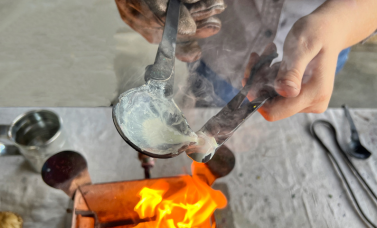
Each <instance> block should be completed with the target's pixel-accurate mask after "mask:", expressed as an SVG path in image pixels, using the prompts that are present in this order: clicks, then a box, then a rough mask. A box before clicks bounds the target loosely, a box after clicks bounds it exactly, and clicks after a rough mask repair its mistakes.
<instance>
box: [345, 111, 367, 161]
mask: <svg viewBox="0 0 377 228" xmlns="http://www.w3.org/2000/svg"><path fill="white" fill-rule="evenodd" d="M342 108H343V109H344V112H345V115H346V117H347V119H348V122H349V124H350V128H351V142H350V143H349V144H348V150H347V152H348V154H349V155H351V156H352V157H355V158H358V159H367V158H369V157H370V156H371V155H372V154H371V153H370V152H369V151H368V150H367V149H366V148H365V147H364V146H363V145H362V144H361V142H360V138H359V133H358V132H357V130H356V126H355V124H354V122H353V120H352V117H351V114H350V111H349V109H348V106H347V105H342Z"/></svg>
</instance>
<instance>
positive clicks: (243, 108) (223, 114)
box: [201, 52, 278, 148]
mask: <svg viewBox="0 0 377 228" xmlns="http://www.w3.org/2000/svg"><path fill="white" fill-rule="evenodd" d="M277 56H278V54H277V53H276V52H274V53H272V54H270V55H266V56H262V57H261V59H260V60H259V62H257V64H255V65H254V67H253V68H252V69H251V72H250V77H249V78H248V80H247V82H246V85H245V86H244V87H243V88H242V89H241V91H240V92H239V93H238V94H237V95H236V96H235V97H234V98H233V99H232V100H231V101H230V102H229V103H228V104H227V105H226V106H225V107H224V108H223V109H221V111H220V112H219V113H217V115H215V116H214V117H212V118H211V119H210V120H208V122H207V123H206V124H205V125H204V126H203V127H202V129H201V131H202V132H206V134H207V135H209V136H212V137H214V138H215V140H216V143H217V145H218V148H219V147H220V146H221V145H223V144H224V143H225V142H226V141H227V140H228V139H229V138H230V137H231V136H232V135H233V133H234V132H235V131H236V130H237V129H238V128H239V127H240V126H241V125H242V123H243V122H245V121H246V120H247V118H249V117H250V116H252V115H253V114H254V113H255V112H256V111H257V110H258V109H259V108H260V107H262V106H263V104H265V103H266V102H267V101H268V100H270V99H273V98H274V97H276V96H278V94H277V93H276V91H275V90H274V89H273V88H269V87H265V88H263V89H262V90H261V91H260V93H259V96H258V97H257V98H256V99H254V100H253V101H251V102H249V103H246V104H245V103H244V101H245V99H246V96H247V94H248V93H249V91H250V89H251V87H252V84H253V80H254V77H255V75H256V74H257V73H258V71H259V70H260V69H261V68H262V67H263V66H264V65H265V64H270V63H271V62H272V60H273V59H275V58H276V57H277Z"/></svg>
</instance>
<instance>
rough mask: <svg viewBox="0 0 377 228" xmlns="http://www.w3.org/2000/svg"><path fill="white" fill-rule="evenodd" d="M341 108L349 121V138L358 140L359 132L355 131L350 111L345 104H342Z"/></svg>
mask: <svg viewBox="0 0 377 228" xmlns="http://www.w3.org/2000/svg"><path fill="white" fill-rule="evenodd" d="M342 108H343V109H344V112H345V114H346V117H347V119H348V122H349V123H350V128H351V139H352V140H354V141H359V133H358V132H357V129H356V126H355V123H354V122H353V119H352V117H351V113H350V111H349V109H348V106H347V105H342Z"/></svg>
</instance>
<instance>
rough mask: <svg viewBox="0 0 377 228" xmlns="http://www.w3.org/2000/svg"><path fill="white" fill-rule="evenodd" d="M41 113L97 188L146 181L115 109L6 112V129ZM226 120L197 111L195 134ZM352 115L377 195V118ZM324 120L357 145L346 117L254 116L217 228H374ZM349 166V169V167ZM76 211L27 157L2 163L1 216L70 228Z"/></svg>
mask: <svg viewBox="0 0 377 228" xmlns="http://www.w3.org/2000/svg"><path fill="white" fill-rule="evenodd" d="M35 109H47V110H52V111H54V112H56V113H57V114H58V115H60V117H61V118H62V119H63V127H64V128H65V131H66V132H67V133H68V134H67V135H68V140H69V146H70V147H71V149H72V150H75V151H78V152H80V153H82V154H84V156H85V157H86V159H87V162H88V166H89V173H90V175H91V178H92V182H93V183H102V182H113V181H123V180H136V179H143V178H144V170H143V169H142V167H141V164H140V161H139V160H138V157H137V153H136V152H135V150H133V149H132V148H131V147H130V146H128V144H126V143H125V142H124V141H123V139H122V138H121V137H120V136H119V134H118V132H117V131H116V129H115V127H114V124H113V121H112V116H111V112H112V109H111V107H103V108H0V124H10V123H11V121H12V120H13V119H15V118H16V117H17V116H18V115H20V114H22V113H24V112H26V111H28V110H35ZM218 111H219V109H190V110H184V113H185V115H186V117H187V119H188V122H189V123H190V125H191V127H192V129H193V130H198V129H199V128H200V127H201V126H202V125H203V124H204V123H205V122H206V121H207V120H208V119H209V118H210V117H211V116H213V115H215V114H216V113H217V112H218ZM351 113H352V117H353V119H354V121H355V124H356V127H357V129H358V131H359V134H360V137H361V141H362V142H363V144H364V145H365V146H366V147H367V148H368V149H369V150H370V151H371V152H372V156H371V157H370V158H369V159H368V160H356V159H352V161H353V162H354V164H355V166H356V167H357V168H358V169H359V172H360V173H361V175H362V176H363V177H364V178H365V179H366V180H367V182H368V183H369V185H370V186H371V187H372V189H377V110H372V109H356V110H353V109H351ZM316 119H326V120H328V121H330V122H332V123H333V124H334V126H335V127H336V128H337V129H338V133H339V135H338V137H339V139H340V141H341V142H346V141H347V140H348V139H349V135H350V130H349V124H348V122H347V120H346V118H345V115H344V111H343V110H342V109H329V110H327V111H326V112H325V113H323V114H296V115H295V116H293V117H290V118H287V119H285V120H281V121H277V122H267V121H266V120H264V119H263V117H262V116H261V115H259V114H256V115H254V116H252V117H251V118H250V119H248V120H247V121H246V122H245V123H244V125H243V126H241V127H240V128H239V129H238V130H237V131H236V133H235V134H234V135H233V136H232V138H230V139H229V141H228V142H227V143H226V145H227V146H228V147H229V148H230V149H231V150H232V151H233V153H234V154H235V157H236V166H235V168H234V169H233V171H232V172H231V173H230V174H229V175H228V176H226V177H223V178H220V179H218V180H217V181H216V183H215V187H216V185H217V186H220V188H221V189H223V191H225V192H224V193H225V195H227V197H228V201H229V203H228V207H227V209H225V210H227V213H224V214H223V218H221V220H222V221H218V222H219V224H220V225H219V227H221V223H227V224H228V227H227V228H232V227H237V228H243V227H249V228H270V227H271V228H272V227H278V228H296V227H297V228H306V227H321V228H322V227H331V228H338V227H339V228H346V227H350V228H351V227H352V228H356V227H366V225H365V224H364V223H363V221H362V220H361V218H360V217H359V215H358V213H357V211H356V210H355V209H354V207H353V203H352V201H351V199H350V197H349V196H348V193H347V191H346V190H345V188H344V186H343V184H342V182H341V181H340V179H339V175H338V174H337V172H336V171H335V170H334V167H333V165H332V163H331V162H330V160H329V159H328V157H327V155H326V153H325V151H324V149H323V148H322V147H321V146H320V144H319V143H318V142H317V141H315V140H314V138H313V137H312V136H311V134H310V132H309V126H310V124H311V123H312V122H313V121H314V120H316ZM321 132H322V130H321ZM323 135H324V136H325V138H326V139H327V140H326V141H327V143H326V144H328V145H329V147H330V148H331V149H332V151H333V152H334V153H335V154H338V151H337V148H336V147H335V143H334V142H333V141H332V137H331V136H329V135H328V131H326V130H325V129H323ZM344 145H345V144H344ZM338 158H340V157H338ZM191 162H192V161H191V160H190V159H189V158H188V157H187V156H186V155H185V154H181V155H180V156H178V157H175V158H172V159H167V160H161V159H156V165H155V167H154V168H153V169H152V170H151V176H152V178H158V177H169V176H175V175H179V174H190V173H191V170H190V165H191ZM341 167H342V168H343V169H345V165H344V163H341ZM345 174H346V175H347V177H348V178H349V180H350V182H351V186H352V187H353V188H354V191H355V193H356V195H357V196H358V198H359V199H360V202H361V206H362V207H363V208H364V210H365V211H366V213H367V214H368V216H369V218H370V219H371V220H373V221H374V222H375V223H376V222H377V213H376V211H377V210H376V205H375V204H373V203H371V201H370V200H369V198H367V197H366V195H365V194H364V192H363V191H361V188H360V185H359V184H358V182H357V180H356V179H355V178H354V177H353V176H352V175H351V172H350V171H348V170H347V169H345ZM69 203H70V199H69V197H68V196H66V195H65V194H64V193H63V192H62V191H60V190H57V189H53V188H51V187H49V186H47V185H46V184H45V183H44V182H43V181H42V179H41V176H40V175H39V174H37V173H35V172H33V171H32V169H31V167H30V165H29V164H28V163H27V162H26V161H25V159H24V158H23V157H22V156H4V157H0V211H13V212H15V213H18V214H19V215H21V217H22V218H23V219H24V227H25V228H28V227H58V228H60V227H61V228H63V227H66V225H67V223H68V222H67V221H68V220H69V218H70V216H71V214H70V213H71V211H70V210H69ZM67 209H68V210H67ZM229 224H230V225H229Z"/></svg>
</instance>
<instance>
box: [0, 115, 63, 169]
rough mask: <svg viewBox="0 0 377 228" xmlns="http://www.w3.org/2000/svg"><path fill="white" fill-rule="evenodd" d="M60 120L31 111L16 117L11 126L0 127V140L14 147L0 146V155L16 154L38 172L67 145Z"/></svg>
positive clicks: (54, 116) (56, 117) (0, 144)
mask: <svg viewBox="0 0 377 228" xmlns="http://www.w3.org/2000/svg"><path fill="white" fill-rule="evenodd" d="M62 123H63V122H62V119H61V118H60V117H59V116H58V115H57V114H55V113H54V112H52V111H48V110H34V111H30V112H27V113H24V114H22V115H20V116H18V117H17V118H16V119H15V120H14V121H13V123H11V124H10V125H9V126H8V125H0V138H3V139H4V138H5V139H8V140H9V141H11V143H12V144H13V145H5V144H2V143H0V156H1V155H14V154H17V148H18V151H19V152H20V153H21V154H22V155H23V156H24V157H25V158H26V160H27V161H28V162H29V163H30V164H31V166H32V167H33V168H34V170H35V171H36V172H38V173H40V172H41V170H42V166H43V164H44V163H45V161H46V160H47V159H48V158H49V157H50V156H52V155H53V154H56V153H58V152H60V151H62V150H64V146H65V145H66V141H67V140H66V137H65V134H64V132H63V127H62V126H63V125H62Z"/></svg>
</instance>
